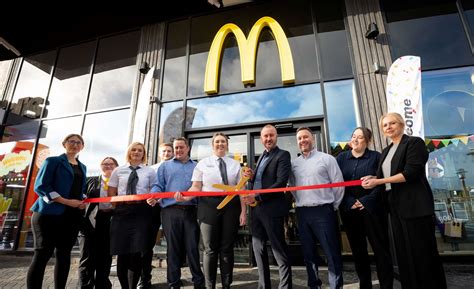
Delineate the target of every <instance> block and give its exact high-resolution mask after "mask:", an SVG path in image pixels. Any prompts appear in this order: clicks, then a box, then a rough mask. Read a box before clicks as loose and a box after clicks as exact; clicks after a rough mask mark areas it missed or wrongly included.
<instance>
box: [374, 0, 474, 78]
mask: <svg viewBox="0 0 474 289" xmlns="http://www.w3.org/2000/svg"><path fill="white" fill-rule="evenodd" d="M382 3H383V5H384V10H385V11H386V16H387V22H388V27H389V33H390V35H389V37H390V43H391V48H392V56H393V59H397V58H398V57H400V56H405V55H417V56H421V66H422V68H423V70H426V69H433V68H445V67H453V66H462V65H466V64H474V58H473V56H472V54H471V51H470V47H469V44H468V42H467V37H466V33H465V31H464V29H463V27H462V23H461V19H460V17H459V14H458V11H457V8H456V3H455V1H448V0H442V1H427V0H425V1H404V2H400V1H395V0H384V1H382Z"/></svg>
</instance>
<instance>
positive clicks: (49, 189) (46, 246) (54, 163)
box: [26, 134, 86, 288]
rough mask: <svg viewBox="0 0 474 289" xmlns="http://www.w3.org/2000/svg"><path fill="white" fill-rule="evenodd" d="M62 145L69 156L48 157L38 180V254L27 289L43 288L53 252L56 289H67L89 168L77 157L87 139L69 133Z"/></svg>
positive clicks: (35, 211)
mask: <svg viewBox="0 0 474 289" xmlns="http://www.w3.org/2000/svg"><path fill="white" fill-rule="evenodd" d="M62 144H63V146H64V148H65V149H66V153H64V154H62V155H60V156H56V157H49V158H47V159H46V160H45V161H44V163H43V165H42V166H41V168H40V170H39V172H38V175H37V177H36V181H35V192H36V194H38V196H39V198H38V199H37V200H36V202H35V203H34V204H33V206H32V207H31V211H33V215H32V217H31V226H32V229H33V238H34V241H35V253H34V255H33V260H32V262H31V265H30V268H29V270H28V276H27V280H26V284H27V288H42V284H43V276H44V271H45V268H46V264H47V263H48V261H49V259H50V258H51V256H52V255H53V252H54V251H56V263H55V268H54V284H55V288H65V287H66V282H67V277H68V274H69V267H70V262H71V250H72V247H73V246H74V244H75V243H76V240H77V235H78V233H79V228H80V225H81V222H82V215H83V213H84V211H83V209H84V208H85V204H84V203H83V202H82V199H83V196H84V195H83V194H84V193H85V191H86V166H84V165H83V164H82V163H81V162H80V161H79V160H78V159H77V155H78V154H79V152H80V151H81V150H82V149H83V148H84V140H83V139H82V137H81V136H80V135H78V134H70V135H68V136H66V137H65V138H64V140H63V142H62Z"/></svg>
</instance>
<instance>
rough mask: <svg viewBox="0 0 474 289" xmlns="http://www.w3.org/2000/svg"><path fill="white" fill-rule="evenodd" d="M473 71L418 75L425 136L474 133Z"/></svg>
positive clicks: (463, 70)
mask: <svg viewBox="0 0 474 289" xmlns="http://www.w3.org/2000/svg"><path fill="white" fill-rule="evenodd" d="M473 80H474V67H464V68H457V69H449V70H438V71H428V72H423V74H422V96H423V115H424V125H425V135H426V136H430V137H433V136H446V135H455V134H472V133H474V85H473Z"/></svg>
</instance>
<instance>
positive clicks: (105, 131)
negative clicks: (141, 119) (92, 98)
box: [81, 109, 130, 176]
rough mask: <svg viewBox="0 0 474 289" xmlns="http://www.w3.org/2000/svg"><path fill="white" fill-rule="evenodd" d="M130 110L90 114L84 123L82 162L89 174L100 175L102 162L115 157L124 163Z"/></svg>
mask: <svg viewBox="0 0 474 289" xmlns="http://www.w3.org/2000/svg"><path fill="white" fill-rule="evenodd" d="M129 114H130V110H129V109H124V110H117V111H111V112H106V113H97V114H90V115H87V116H86V120H85V123H84V135H83V137H84V142H85V143H86V146H85V147H84V150H83V151H82V152H81V156H82V157H81V161H82V162H83V163H84V164H85V165H86V166H87V174H88V175H91V176H95V175H98V174H99V173H100V166H99V163H100V161H101V160H102V159H103V158H105V157H107V156H110V157H114V158H115V159H116V160H117V161H118V162H119V163H120V164H122V163H124V162H125V160H124V158H125V152H126V150H127V145H128V130H127V129H124V128H127V127H128V119H129Z"/></svg>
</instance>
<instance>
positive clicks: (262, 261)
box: [243, 125, 292, 289]
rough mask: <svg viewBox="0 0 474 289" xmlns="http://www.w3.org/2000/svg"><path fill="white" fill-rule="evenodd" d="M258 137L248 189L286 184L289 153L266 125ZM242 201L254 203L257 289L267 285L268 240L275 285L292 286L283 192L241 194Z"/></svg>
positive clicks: (272, 129) (289, 167) (268, 286)
mask: <svg viewBox="0 0 474 289" xmlns="http://www.w3.org/2000/svg"><path fill="white" fill-rule="evenodd" d="M260 140H261V142H262V144H263V146H264V147H265V151H264V152H263V154H262V156H261V157H260V158H259V160H258V162H257V167H256V169H255V172H254V176H253V179H252V180H251V181H250V182H249V188H250V189H254V190H258V189H271V188H282V187H286V186H287V182H288V177H289V175H290V172H291V158H290V153H289V152H287V151H285V150H281V149H279V148H278V146H277V131H276V128H275V127H274V126H272V125H266V126H264V127H263V128H262V130H261V131H260ZM243 199H244V202H245V203H246V204H251V203H254V202H257V206H256V207H254V208H253V209H252V228H251V229H252V246H253V252H254V255H255V260H256V261H257V266H258V275H259V277H258V279H259V280H258V288H265V289H267V288H271V283H270V266H269V263H268V254H267V247H266V242H267V241H270V244H271V246H272V251H273V256H274V257H275V259H276V261H277V263H278V270H279V273H280V285H279V286H278V288H292V280H291V265H290V260H289V258H288V249H287V245H286V243H285V234H284V219H285V217H286V216H287V215H288V209H289V207H288V204H287V202H286V200H285V195H284V193H272V194H261V195H259V194H258V193H257V194H254V195H248V196H245V197H244V198H243Z"/></svg>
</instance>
